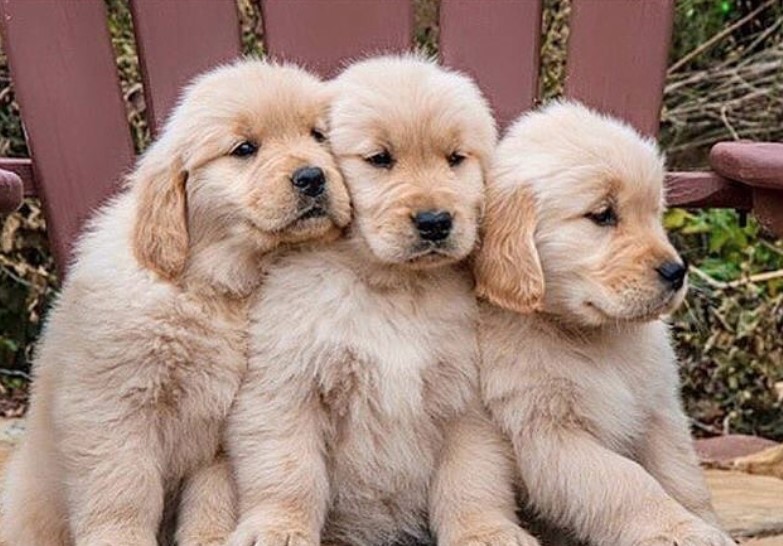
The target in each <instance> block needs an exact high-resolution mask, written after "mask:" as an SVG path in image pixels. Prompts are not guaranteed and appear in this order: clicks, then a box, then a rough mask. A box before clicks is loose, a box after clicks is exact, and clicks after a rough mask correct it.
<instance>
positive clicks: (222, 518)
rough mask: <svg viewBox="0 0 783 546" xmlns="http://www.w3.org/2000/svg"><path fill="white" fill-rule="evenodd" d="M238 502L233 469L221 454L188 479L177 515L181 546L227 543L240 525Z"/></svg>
mask: <svg viewBox="0 0 783 546" xmlns="http://www.w3.org/2000/svg"><path fill="white" fill-rule="evenodd" d="M236 505H237V498H236V489H235V486H234V478H233V476H232V475H231V468H230V467H229V464H228V460H227V458H226V456H225V455H223V454H220V455H218V456H217V457H216V458H215V460H214V461H213V462H212V463H211V464H210V465H208V466H205V467H203V468H200V469H199V470H197V471H196V472H195V473H194V474H193V475H191V476H189V477H188V478H187V479H186V481H185V485H184V490H183V492H182V500H181V502H180V507H179V516H178V518H177V534H176V537H177V540H176V543H177V544H178V546H219V545H222V544H225V542H226V540H227V539H228V536H229V535H230V534H231V531H233V530H234V527H235V526H236V519H237V506H236Z"/></svg>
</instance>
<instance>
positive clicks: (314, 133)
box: [310, 129, 326, 142]
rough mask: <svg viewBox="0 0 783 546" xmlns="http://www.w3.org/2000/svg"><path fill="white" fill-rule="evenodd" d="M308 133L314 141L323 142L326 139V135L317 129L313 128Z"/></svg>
mask: <svg viewBox="0 0 783 546" xmlns="http://www.w3.org/2000/svg"><path fill="white" fill-rule="evenodd" d="M310 135H311V136H312V137H313V138H314V139H315V141H316V142H324V141H325V140H326V135H325V134H324V133H323V131H321V130H319V129H313V130H312V131H310Z"/></svg>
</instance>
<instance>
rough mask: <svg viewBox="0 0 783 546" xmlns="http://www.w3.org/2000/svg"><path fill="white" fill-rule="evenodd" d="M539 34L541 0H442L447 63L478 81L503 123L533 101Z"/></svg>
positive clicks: (442, 43) (442, 44) (442, 37)
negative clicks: (488, 4)
mask: <svg viewBox="0 0 783 546" xmlns="http://www.w3.org/2000/svg"><path fill="white" fill-rule="evenodd" d="M540 37H541V1H540V0H503V1H499V2H498V1H496V2H493V3H492V6H491V7H489V6H487V5H486V0H442V2H441V6H440V52H441V57H442V58H443V62H444V63H445V64H447V65H449V66H453V67H454V68H457V69H459V70H463V71H464V72H466V73H467V74H470V75H471V76H473V77H474V78H475V79H476V80H477V81H478V82H479V85H480V86H481V88H482V90H483V91H484V94H485V95H486V96H487V98H488V99H489V101H490V103H491V104H492V107H493V109H494V111H495V115H496V117H497V120H498V124H499V126H500V127H505V126H506V125H508V124H509V123H510V122H511V121H513V120H514V119H515V118H516V117H517V116H519V114H521V113H522V112H524V111H526V110H529V109H530V108H532V107H533V105H534V102H535V100H536V97H537V95H538V65H539V50H540Z"/></svg>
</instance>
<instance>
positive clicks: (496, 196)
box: [473, 185, 544, 313]
mask: <svg viewBox="0 0 783 546" xmlns="http://www.w3.org/2000/svg"><path fill="white" fill-rule="evenodd" d="M535 229H536V205H535V198H534V196H533V195H532V193H531V192H530V190H529V189H528V188H525V187H522V186H519V187H517V188H515V189H513V190H510V191H509V190H506V189H501V188H498V187H497V186H496V185H490V187H489V188H488V189H487V207H486V214H485V216H484V225H483V237H482V240H481V245H480V247H479V249H478V251H477V253H476V257H475V259H474V262H473V264H474V273H475V276H476V293H477V294H478V296H479V297H482V298H486V299H487V300H489V301H490V302H492V303H494V304H495V305H498V306H500V307H503V308H504V309H508V310H510V311H516V312H517V313H530V312H532V311H536V310H538V309H540V308H541V304H542V300H543V297H544V273H543V271H542V270H541V262H540V261H539V258H538V252H537V250H536V245H535V240H534V234H535Z"/></svg>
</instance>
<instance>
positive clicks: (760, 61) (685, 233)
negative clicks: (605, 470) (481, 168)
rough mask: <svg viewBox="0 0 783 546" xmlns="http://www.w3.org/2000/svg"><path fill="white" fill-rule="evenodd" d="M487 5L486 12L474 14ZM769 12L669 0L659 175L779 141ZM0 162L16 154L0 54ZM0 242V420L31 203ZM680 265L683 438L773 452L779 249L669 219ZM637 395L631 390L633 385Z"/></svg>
mask: <svg viewBox="0 0 783 546" xmlns="http://www.w3.org/2000/svg"><path fill="white" fill-rule="evenodd" d="M105 1H106V5H107V8H108V12H109V20H108V23H109V29H110V32H111V36H112V41H113V45H114V49H115V54H116V59H117V70H118V73H119V75H120V79H121V83H122V93H123V96H124V97H125V101H126V105H127V112H128V121H129V124H130V126H131V131H132V134H133V137H134V142H135V144H136V149H137V151H142V150H143V149H144V148H145V146H146V145H147V144H148V142H149V131H148V129H147V126H146V123H145V120H144V111H145V105H144V90H143V87H142V84H141V78H140V75H139V69H138V59H137V55H136V49H135V43H134V39H133V28H132V20H131V16H130V11H129V9H128V5H127V0H105ZM488 3H489V2H488ZM237 4H238V10H239V13H240V16H241V17H240V19H241V25H242V29H241V30H242V41H243V46H244V51H245V53H252V54H257V55H262V54H263V24H262V15H261V12H260V10H259V8H258V4H257V3H256V2H254V1H253V0H237ZM569 11H570V0H544V20H543V25H542V44H543V49H542V64H541V79H540V85H541V96H542V97H543V98H544V100H548V99H551V98H556V97H558V96H560V94H561V91H562V84H563V78H564V74H565V70H564V69H565V62H566V54H565V48H566V45H567V42H568V16H569ZM415 16H416V40H417V42H418V44H419V46H420V47H422V48H423V49H425V50H427V51H428V52H430V53H433V54H434V53H437V37H438V26H437V16H438V0H416V11H415ZM782 90H783V2H780V0H677V2H676V19H675V28H674V35H673V41H672V48H671V55H670V67H669V71H668V74H667V82H666V91H665V97H664V108H663V111H662V113H661V135H660V141H661V144H662V146H663V147H664V149H665V150H666V151H667V153H668V157H669V166H670V168H671V169H673V170H686V169H695V168H704V167H705V166H706V158H707V153H708V152H709V148H710V146H711V145H712V144H714V143H715V142H717V141H720V140H738V139H750V140H771V141H781V140H783V138H782V137H783V93H782V92H781V91H782ZM0 155H3V156H11V157H25V156H26V155H27V149H26V146H25V142H24V137H23V132H22V129H21V124H20V121H19V111H18V107H17V105H16V103H15V102H14V96H13V87H12V86H11V83H10V76H9V72H8V66H7V62H6V59H5V56H4V55H3V54H2V47H1V46H0ZM1 220H2V228H1V229H0V414H6V415H14V414H21V413H22V412H23V411H24V409H25V399H26V393H27V385H28V378H29V375H28V374H29V369H30V362H31V358H32V351H33V347H34V342H35V340H36V339H37V336H38V335H39V331H40V327H41V319H42V317H43V315H44V314H45V310H46V308H47V307H48V305H50V303H51V300H52V297H53V295H54V294H55V292H56V289H57V276H56V274H55V272H54V269H53V263H52V259H51V257H50V255H49V252H48V249H47V243H46V224H45V221H44V218H43V215H42V213H41V209H40V205H39V203H38V202H37V201H36V200H34V199H28V200H27V201H26V202H25V204H24V206H23V207H22V209H21V210H19V211H17V212H15V213H13V214H10V215H7V216H5V217H3V218H2V219H1ZM665 221H666V226H667V228H668V229H669V231H670V233H671V236H672V238H673V239H674V242H675V244H676V245H677V246H678V248H679V249H680V250H681V252H682V253H683V255H684V256H686V257H687V259H688V260H689V262H690V264H691V290H690V293H689V296H688V299H687V301H686V304H685V305H684V306H683V308H682V309H681V310H680V311H679V312H678V313H677V314H676V315H675V316H674V317H672V325H673V333H674V338H675V342H676V344H677V349H678V352H679V355H680V357H681V361H682V378H683V394H684V398H685V404H686V407H687V410H688V412H689V414H690V416H691V418H692V423H693V425H694V431H695V432H696V433H699V434H706V435H713V434H724V433H728V432H744V433H750V434H761V435H764V436H767V437H770V438H775V439H778V440H783V418H781V415H783V414H782V413H781V409H782V407H781V398H782V397H783V393H781V390H783V389H782V388H781V387H782V386H783V242H781V241H777V240H776V239H775V238H773V237H772V236H771V235H770V234H769V233H765V232H764V231H763V230H762V229H761V228H760V227H759V225H758V224H757V223H756V222H755V221H754V220H753V219H752V218H747V219H746V218H744V217H743V216H742V215H739V214H737V213H736V212H734V211H731V210H706V211H687V210H680V209H674V210H671V211H670V212H669V213H668V214H667V215H666V218H665ZM640 388H644V386H643V385H642V386H640Z"/></svg>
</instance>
